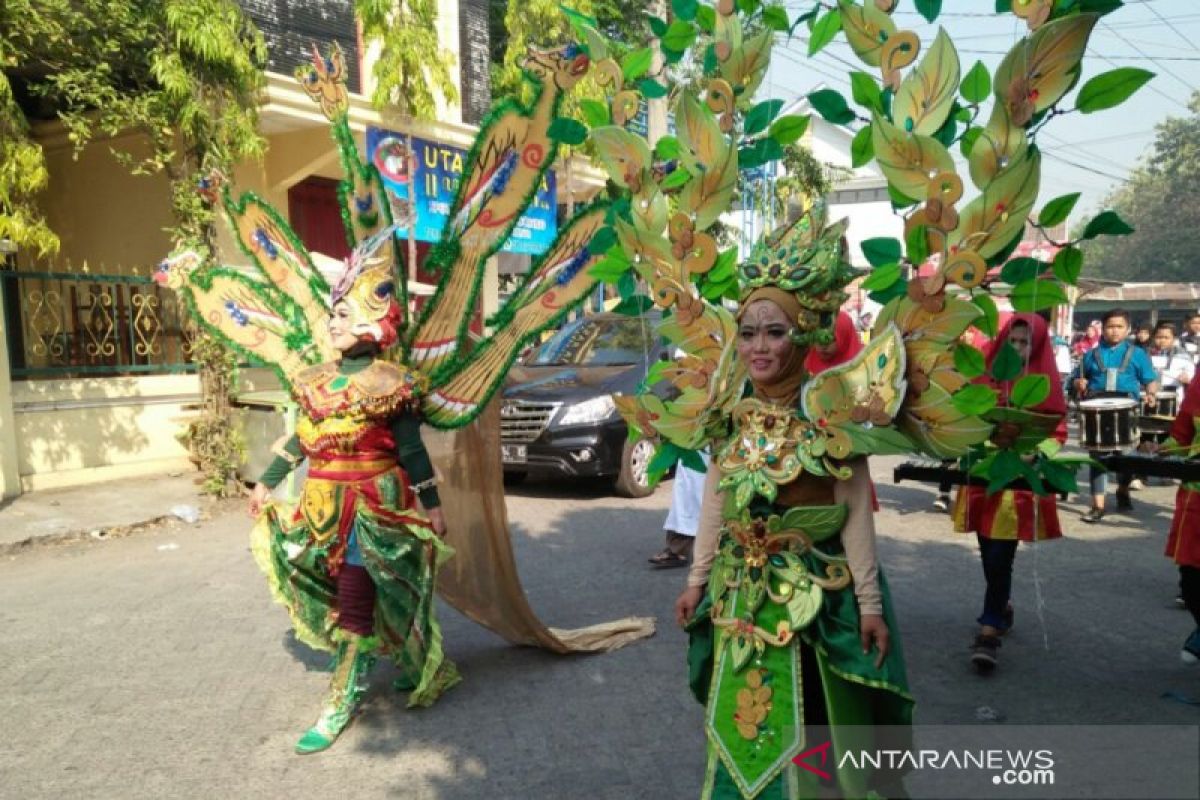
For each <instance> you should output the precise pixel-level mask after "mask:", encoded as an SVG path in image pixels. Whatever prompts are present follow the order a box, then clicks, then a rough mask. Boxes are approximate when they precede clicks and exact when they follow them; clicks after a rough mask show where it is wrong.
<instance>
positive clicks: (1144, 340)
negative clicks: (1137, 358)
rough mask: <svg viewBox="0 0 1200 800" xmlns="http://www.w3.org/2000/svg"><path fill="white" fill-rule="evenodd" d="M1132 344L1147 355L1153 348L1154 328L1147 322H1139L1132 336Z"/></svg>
mask: <svg viewBox="0 0 1200 800" xmlns="http://www.w3.org/2000/svg"><path fill="white" fill-rule="evenodd" d="M1133 343H1134V344H1136V345H1137V346H1138V347H1140V348H1142V349H1143V350H1145V351H1146V352H1147V353H1148V352H1150V348H1151V347H1153V346H1154V328H1152V327H1150V324H1149V323H1147V322H1139V323H1138V326H1137V330H1136V331H1134V334H1133Z"/></svg>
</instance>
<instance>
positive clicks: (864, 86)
mask: <svg viewBox="0 0 1200 800" xmlns="http://www.w3.org/2000/svg"><path fill="white" fill-rule="evenodd" d="M850 93H851V95H852V96H853V97H854V102H856V103H858V104H859V105H860V106H866V107H867V108H869V109H873V110H875V111H879V112H881V113H882V111H883V96H882V90H881V89H880V88H879V83H878V82H877V81H876V80H875V78H874V76H872V75H868V74H867V73H865V72H862V71H861V70H854V71H852V72H851V73H850Z"/></svg>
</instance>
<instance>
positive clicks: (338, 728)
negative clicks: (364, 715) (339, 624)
mask: <svg viewBox="0 0 1200 800" xmlns="http://www.w3.org/2000/svg"><path fill="white" fill-rule="evenodd" d="M342 633H343V634H344V636H345V638H344V639H342V640H341V641H339V642H338V649H337V655H336V656H335V662H336V666H334V669H333V678H332V679H330V682H329V695H328V696H327V697H326V698H325V705H324V706H323V707H322V708H321V716H320V717H318V718H317V722H316V724H315V725H313V726H312V727H311V728H309V729H308V730H307V731H305V732H304V735H303V736H301V737H300V741H298V742H296V752H297V753H299V754H300V755H306V754H308V753H317V752H320V751H321V750H325V749H327V748H328V747H329V746H330V745H332V744H333V742H334V740H336V739H337V737H338V734H340V733H341V732H342V731H343V730H345V729H346V726H347V725H348V724H350V718H351V717H352V716H353V715H354V712H355V711H356V710H357V709H358V706H359V703H360V702H361V701H362V698H363V695H364V694H365V693H366V691H367V678H368V676H369V675H370V673H371V667H372V666H374V664H375V650H376V649H377V648H378V646H379V642H378V640H377V639H375V638H374V637H371V638H367V637H364V636H358V635H356V634H353V633H345V632H344V631H343V632H342Z"/></svg>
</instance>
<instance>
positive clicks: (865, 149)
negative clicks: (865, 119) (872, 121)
mask: <svg viewBox="0 0 1200 800" xmlns="http://www.w3.org/2000/svg"><path fill="white" fill-rule="evenodd" d="M874 157H875V149H874V146H873V145H872V143H871V126H870V125H866V126H864V127H863V128H862V129H860V130H859V131H858V133H856V134H854V139H853V141H851V142H850V165H851V166H853V167H855V168H857V167H862V166H865V165H867V164H868V163H870V161H871V159H872V158H874Z"/></svg>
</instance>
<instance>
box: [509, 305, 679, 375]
mask: <svg viewBox="0 0 1200 800" xmlns="http://www.w3.org/2000/svg"><path fill="white" fill-rule="evenodd" d="M654 327H655V325H654V322H652V321H649V320H645V319H642V318H640V317H630V318H629V319H619V320H618V319H603V320H598V319H587V318H584V319H581V320H577V321H575V322H572V323H570V324H569V325H567V326H566V327H565V328H563V329H562V330H560V331H559V332H558V333H556V334H554V336H552V337H551V338H550V339H549V340H547V341H546V343H545V344H543V345H542V346H541V347H539V348H538V349H537V350H535V351H534V352H533V353H532V354H531V355H530V356H529V358H528V359H527V360H526V361H525V363H526V365H528V366H534V367H559V366H568V365H569V366H573V367H617V366H629V365H631V364H642V363H646V362H648V361H650V360H651V359H652V358H654V357H655V351H656V350H657V340H658V336H657V335H656V334H655V332H654Z"/></svg>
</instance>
